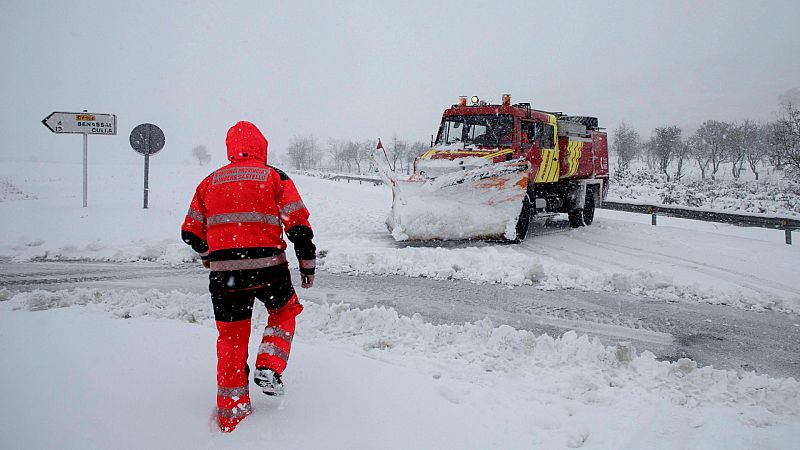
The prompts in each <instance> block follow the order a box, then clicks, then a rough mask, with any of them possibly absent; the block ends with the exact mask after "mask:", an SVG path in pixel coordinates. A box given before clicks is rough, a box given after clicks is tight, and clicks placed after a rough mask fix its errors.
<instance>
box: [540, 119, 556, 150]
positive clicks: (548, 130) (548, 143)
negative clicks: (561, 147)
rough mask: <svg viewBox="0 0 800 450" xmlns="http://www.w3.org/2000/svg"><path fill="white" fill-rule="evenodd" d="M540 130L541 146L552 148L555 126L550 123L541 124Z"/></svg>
mask: <svg viewBox="0 0 800 450" xmlns="http://www.w3.org/2000/svg"><path fill="white" fill-rule="evenodd" d="M543 125H544V129H543V130H542V148H553V146H554V145H555V127H553V126H552V125H550V124H546V123H545V124H543Z"/></svg>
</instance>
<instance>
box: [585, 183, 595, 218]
mask: <svg viewBox="0 0 800 450" xmlns="http://www.w3.org/2000/svg"><path fill="white" fill-rule="evenodd" d="M592 222H594V189H591V188H586V202H585V203H584V204H583V224H584V225H591V224H592Z"/></svg>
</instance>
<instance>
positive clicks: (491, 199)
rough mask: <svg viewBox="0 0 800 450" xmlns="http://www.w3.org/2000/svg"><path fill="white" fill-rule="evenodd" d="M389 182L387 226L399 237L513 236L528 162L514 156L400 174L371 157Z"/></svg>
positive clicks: (506, 238)
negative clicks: (433, 174) (433, 172)
mask: <svg viewBox="0 0 800 450" xmlns="http://www.w3.org/2000/svg"><path fill="white" fill-rule="evenodd" d="M373 159H374V161H375V164H376V166H377V167H378V171H379V173H380V175H381V178H382V179H383V181H384V182H385V183H386V184H388V185H389V186H391V188H392V210H391V212H390V214H389V217H388V218H387V219H386V226H387V227H388V229H389V232H391V234H392V236H393V237H394V238H395V239H396V240H398V241H406V240H412V241H429V240H464V239H486V240H515V239H516V237H517V236H516V234H517V231H516V225H517V220H518V218H519V216H520V212H521V211H522V209H523V208H522V206H523V200H524V198H525V195H526V192H527V187H528V162H527V161H526V160H524V159H516V160H512V161H506V162H503V163H495V164H487V165H485V166H482V167H477V168H473V169H468V170H462V169H461V166H459V165H458V160H453V161H451V162H453V166H454V167H455V171H453V172H449V173H445V174H443V175H440V176H438V177H437V178H435V179H426V178H425V177H424V176H422V175H419V174H415V175H412V176H411V177H410V178H408V179H406V180H401V179H399V178H398V177H397V175H396V174H395V173H394V172H393V171H392V170H391V169H390V168H389V166H388V164H387V163H386V162H385V161H383V162H382V161H381V160H380V159H379V158H377V157H374V158H373Z"/></svg>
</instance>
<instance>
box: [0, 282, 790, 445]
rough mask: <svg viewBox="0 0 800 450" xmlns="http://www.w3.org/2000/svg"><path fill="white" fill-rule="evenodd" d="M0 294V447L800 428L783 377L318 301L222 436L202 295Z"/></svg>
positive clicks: (717, 435) (748, 438)
mask: <svg viewBox="0 0 800 450" xmlns="http://www.w3.org/2000/svg"><path fill="white" fill-rule="evenodd" d="M1 298H2V299H3V300H6V301H5V302H3V303H0V311H2V313H1V314H0V339H2V341H3V342H5V343H6V345H4V350H3V352H2V353H0V355H2V356H0V358H2V364H3V367H4V368H15V370H4V371H3V374H2V375H0V380H2V383H0V386H2V387H0V392H1V393H2V395H3V398H4V400H5V401H6V402H7V403H6V407H5V408H3V412H2V413H0V419H2V420H0V442H2V443H3V447H4V448H112V447H113V448H263V447H265V446H266V447H271V448H404V449H405V448H453V449H456V448H458V449H461V448H546V449H557V448H598V449H605V448H726V449H729V448H786V449H788V448H792V446H793V445H794V444H796V442H797V439H798V438H800V421H798V415H800V383H798V382H796V381H795V380H793V379H771V378H768V377H767V376H764V375H761V376H756V375H753V374H744V375H737V374H736V373H734V372H724V371H720V370H715V369H711V368H697V367H696V365H695V364H694V363H693V362H692V361H690V360H686V359H682V360H679V361H677V362H674V363H668V362H658V361H656V360H655V359H654V357H653V355H652V354H650V353H648V352H644V353H642V354H639V355H637V354H635V352H634V351H633V350H632V349H631V348H629V347H626V346H625V345H617V346H611V347H604V346H602V345H601V344H599V343H598V342H597V341H591V340H589V339H588V338H587V337H586V336H578V335H577V334H575V333H574V332H569V333H566V334H565V335H563V336H561V337H559V338H552V337H549V336H546V335H543V336H534V335H532V334H531V333H529V332H525V331H517V330H514V329H512V328H510V327H508V326H500V327H494V326H493V325H492V324H491V323H490V322H488V321H482V322H478V323H472V324H461V325H450V326H447V325H440V326H434V325H430V324H426V323H424V322H423V321H422V320H420V319H419V318H418V317H410V318H409V317H398V315H397V314H396V313H395V312H394V311H392V310H387V309H383V308H373V309H369V310H363V311H362V310H357V309H351V308H349V307H347V306H346V305H342V304H336V305H329V304H323V305H319V304H314V303H309V304H307V305H306V310H305V311H304V313H303V314H302V315H301V316H300V322H299V327H298V330H299V331H298V334H297V337H296V339H295V343H296V344H295V347H294V349H293V351H292V362H291V364H290V366H289V369H288V370H287V372H286V376H285V379H286V380H287V383H288V386H289V387H288V388H289V392H288V394H287V395H286V397H284V398H282V399H274V398H266V397H264V396H261V395H256V396H254V399H255V400H254V409H255V414H254V415H252V416H251V417H249V418H247V419H246V420H245V421H244V422H243V423H242V424H241V425H240V426H239V427H238V428H237V430H236V431H235V432H234V433H233V434H231V435H222V434H220V433H219V432H218V431H215V430H214V424H213V421H212V420H211V417H212V413H213V408H212V406H213V392H214V389H213V386H214V357H213V347H214V340H215V331H214V328H213V313H212V311H211V308H210V301H209V299H208V296H207V295H196V294H183V293H179V292H171V293H162V292H158V291H149V292H144V293H141V292H117V291H107V290H96V289H95V290H90V289H78V290H74V291H56V292H45V291H34V292H27V293H20V294H12V293H10V292H7V291H6V292H3V293H2V297H1ZM263 316H264V311H263V308H260V309H258V314H257V318H256V321H257V322H261V323H263V321H264V317H263ZM124 319H129V320H124ZM254 334H255V335H256V336H258V333H254ZM252 345H256V344H255V342H253V343H252ZM253 390H254V391H255V389H253ZM256 393H257V392H256Z"/></svg>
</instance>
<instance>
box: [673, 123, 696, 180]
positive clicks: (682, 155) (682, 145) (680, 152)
mask: <svg viewBox="0 0 800 450" xmlns="http://www.w3.org/2000/svg"><path fill="white" fill-rule="evenodd" d="M679 131H680V129H679ZM691 150H692V148H691V147H690V145H689V143H688V142H687V141H686V140H683V139H681V138H680V136H678V139H677V141H676V142H675V146H674V152H675V161H676V166H677V168H676V169H675V181H678V180H680V179H681V178H683V176H684V175H685V173H684V172H683V163H684V161H686V160H687V159H689V157H690V152H691Z"/></svg>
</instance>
